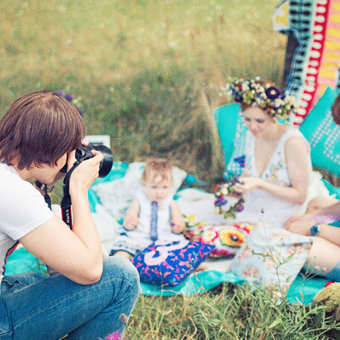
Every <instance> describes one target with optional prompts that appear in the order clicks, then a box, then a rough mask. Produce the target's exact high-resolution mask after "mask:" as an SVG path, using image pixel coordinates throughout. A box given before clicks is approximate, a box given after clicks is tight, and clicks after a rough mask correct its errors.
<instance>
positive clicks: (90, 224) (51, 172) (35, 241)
mask: <svg viewBox="0 0 340 340" xmlns="http://www.w3.org/2000/svg"><path fill="white" fill-rule="evenodd" d="M85 132H86V131H85V125H84V123H83V120H82V118H81V116H80V115H79V113H78V111H77V110H76V108H75V107H74V106H73V105H72V104H71V103H69V102H68V101H67V100H66V99H64V98H63V97H62V96H60V95H58V94H57V93H54V92H51V91H39V92H32V93H29V94H26V95H24V96H22V97H20V98H19V99H17V100H16V101H15V102H14V103H13V104H12V105H11V107H10V108H9V109H8V111H7V112H6V113H5V115H4V116H3V117H2V119H1V120H0V266H1V268H4V265H5V263H6V257H7V256H8V255H9V254H10V253H11V252H12V251H13V250H14V248H15V247H16V245H17V244H18V242H20V243H21V244H22V245H23V246H24V247H25V248H26V249H27V250H28V251H29V252H30V253H32V254H33V255H34V256H36V257H37V258H38V259H40V260H41V261H43V262H44V263H45V264H46V265H48V266H50V267H52V268H53V269H55V270H56V271H57V272H58V273H60V274H59V275H56V276H54V277H49V276H48V275H45V274H42V273H25V274H19V275H10V276H6V273H5V272H4V269H2V272H1V273H0V283H1V300H0V338H2V339H20V340H22V339H32V340H34V339H37V340H38V339H39V340H40V339H59V338H61V337H63V336H65V335H66V334H68V337H67V338H68V339H98V338H100V337H101V338H105V337H106V336H108V335H109V334H111V333H113V332H116V331H119V332H120V333H123V331H124V329H125V326H126V323H127V321H128V318H129V315H130V313H131V311H132V309H133V307H134V304H135V302H136V299H137V297H138V282H139V277H138V273H137V271H136V269H135V268H134V267H133V266H132V265H131V263H129V261H128V260H126V259H123V258H121V257H119V258H118V257H110V258H105V259H104V260H103V258H102V248H101V243H100V240H99V237H98V234H97V230H96V226H95V224H94V221H93V219H92V217H91V213H90V208H89V204H88V197H87V191H88V189H89V188H90V186H91V185H92V183H93V182H94V181H95V179H96V178H97V177H98V170H99V164H100V162H101V160H102V159H103V155H102V154H101V153H100V152H98V151H92V152H93V155H94V157H93V158H90V159H88V160H85V161H83V162H81V164H79V166H77V167H76V168H75V170H74V171H73V173H72V175H71V177H70V183H69V192H70V196H71V199H72V211H73V229H72V230H71V229H70V228H69V227H68V226H67V225H66V224H65V223H64V222H63V221H62V220H61V219H59V218H58V217H57V216H55V215H54V214H53V213H52V212H51V210H50V209H49V208H48V205H47V204H46V203H45V201H44V197H43V196H42V195H41V193H40V192H39V191H38V190H37V189H36V188H35V187H34V186H33V185H32V184H30V183H29V182H28V180H32V179H33V180H38V181H39V182H40V183H44V184H46V185H54V183H55V182H56V181H57V180H58V179H60V178H62V177H63V175H64V174H63V173H61V172H60V170H61V169H62V168H63V167H64V165H65V164H66V163H67V168H68V169H70V168H71V167H72V165H73V163H74V162H75V149H76V148H77V147H78V146H79V145H80V144H81V141H82V139H83V138H84V136H85Z"/></svg>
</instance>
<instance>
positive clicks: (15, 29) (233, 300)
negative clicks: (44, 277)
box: [0, 0, 339, 339]
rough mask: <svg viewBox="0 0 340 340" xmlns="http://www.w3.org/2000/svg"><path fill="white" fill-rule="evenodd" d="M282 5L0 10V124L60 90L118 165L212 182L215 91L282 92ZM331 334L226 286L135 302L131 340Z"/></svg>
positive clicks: (96, 0) (98, 2) (80, 4)
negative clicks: (159, 162)
mask: <svg viewBox="0 0 340 340" xmlns="http://www.w3.org/2000/svg"><path fill="white" fill-rule="evenodd" d="M279 2H280V1H278V0H257V1H255V0H227V1H220V0H191V1H190V0H189V1H188V0H187V1H184V0H162V1H160V0H125V1H118V0H73V1H70V0H58V1H57V0H49V1H42V0H27V1H25V0H12V1H11V2H9V1H8V0H4V1H1V2H0V19H1V20H0V33H1V36H0V40H1V44H0V53H1V56H2V58H1V64H0V103H1V110H0V116H1V115H2V114H3V113H4V112H5V111H6V109H7V108H8V106H9V105H10V104H11V103H12V102H13V101H14V99H16V98H17V97H19V96H21V95H23V94H24V93H27V92H30V91H34V90H38V89H52V90H64V91H65V92H67V93H69V94H71V95H73V96H74V97H76V98H77V100H78V104H79V106H80V107H81V108H82V110H83V111H84V120H85V122H86V125H87V129H88V134H108V135H110V136H111V141H112V150H113V152H114V156H115V160H120V161H128V162H131V161H139V160H144V159H145V158H146V157H148V156H150V155H159V156H164V157H168V158H171V159H172V160H173V162H174V164H176V165H178V166H180V167H181V168H183V169H185V170H186V171H188V172H189V173H191V174H193V175H196V176H197V177H198V178H200V179H202V180H206V181H209V182H213V181H214V179H215V178H219V177H221V175H222V169H223V166H224V165H223V162H222V155H221V148H220V145H219V141H218V138H217V136H216V131H215V127H214V122H213V121H212V116H211V110H212V109H213V108H215V107H218V106H219V105H222V104H224V103H225V102H224V100H223V98H221V97H219V95H218V94H219V89H220V87H221V86H222V85H223V84H224V83H225V82H226V80H227V78H228V77H229V76H245V77H255V76H258V75H259V76H261V78H262V79H268V80H272V81H274V82H276V83H277V84H278V85H280V84H282V81H283V80H282V76H283V75H282V73H283V64H284V58H285V47H286V41H287V38H286V36H285V35H282V34H279V33H276V32H274V31H273V30H272V15H273V10H274V8H275V6H276V5H277V4H278V3H279ZM56 195H57V196H56V197H57V199H59V198H60V196H59V195H58V190H57V193H56ZM54 199H56V198H54ZM337 327H338V328H339V323H338V324H337V325H336V324H335V322H334V319H333V318H332V317H331V316H328V315H327V314H326V313H325V311H324V309H323V308H322V307H318V306H314V307H308V308H306V307H304V306H301V305H288V304H287V303H286V302H283V303H281V304H279V305H277V304H275V303H273V302H272V301H271V299H270V298H269V297H268V296H267V295H266V293H265V292H259V293H257V294H256V295H255V296H254V295H253V294H252V293H251V291H250V290H249V289H247V288H246V287H235V286H233V285H231V284H225V285H222V286H220V287H218V288H217V289H215V290H213V291H211V292H208V293H205V294H201V295H199V296H194V297H172V298H159V297H153V298H150V297H141V298H140V300H139V301H138V303H137V307H136V309H135V311H134V313H133V316H132V318H131V321H130V325H129V327H128V330H127V335H128V337H129V338H130V339H281V338H282V339H327V338H335V336H336V335H335V334H336V331H335V329H336V328H337Z"/></svg>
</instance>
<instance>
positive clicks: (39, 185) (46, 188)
mask: <svg viewBox="0 0 340 340" xmlns="http://www.w3.org/2000/svg"><path fill="white" fill-rule="evenodd" d="M34 184H35V186H36V187H37V188H39V189H40V190H42V191H43V192H44V200H45V202H46V203H47V205H48V207H49V208H50V210H52V206H51V198H50V195H49V193H50V192H52V190H53V188H54V186H49V185H46V184H43V183H41V182H40V181H38V180H36V181H35V183H34Z"/></svg>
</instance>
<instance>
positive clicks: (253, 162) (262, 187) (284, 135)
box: [226, 79, 312, 228]
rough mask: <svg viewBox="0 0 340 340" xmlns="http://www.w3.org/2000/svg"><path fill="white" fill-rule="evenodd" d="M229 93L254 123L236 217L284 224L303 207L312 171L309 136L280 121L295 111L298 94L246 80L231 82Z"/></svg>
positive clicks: (246, 119)
mask: <svg viewBox="0 0 340 340" xmlns="http://www.w3.org/2000/svg"><path fill="white" fill-rule="evenodd" d="M226 93H227V94H228V95H229V97H231V98H232V99H234V101H236V102H239V103H240V105H241V108H242V114H243V119H244V122H245V125H246V126H247V128H248V131H247V135H246V147H245V166H244V171H243V173H242V176H241V177H240V178H239V179H238V182H237V183H235V185H234V188H233V190H234V193H238V194H241V195H243V198H244V200H245V202H244V209H243V211H242V212H241V213H238V214H237V215H236V221H247V222H251V223H253V224H256V223H257V222H258V221H260V220H261V219H262V218H263V219H264V221H265V222H266V224H269V225H272V226H275V227H280V228H283V227H284V224H285V222H286V221H287V219H288V218H290V217H291V216H293V215H296V214H299V213H301V211H302V210H303V208H304V205H305V201H306V197H307V191H308V185H309V178H310V175H311V170H312V164H311V158H310V148H309V144H308V142H307V140H306V139H305V138H304V137H303V135H302V134H301V132H300V131H299V130H298V129H297V128H294V127H288V126H287V125H284V124H282V123H281V122H279V121H278V119H280V118H281V119H282V118H283V119H285V120H286V119H287V117H288V115H289V114H291V112H292V111H293V110H294V105H293V104H292V98H291V97H289V96H285V95H284V94H282V93H280V91H279V90H278V89H277V88H276V87H274V86H273V84H272V83H260V82H259V81H253V80H250V81H247V80H243V79H240V80H235V81H233V82H231V83H230V84H228V85H227V87H226Z"/></svg>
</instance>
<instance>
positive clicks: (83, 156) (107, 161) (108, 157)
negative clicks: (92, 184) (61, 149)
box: [60, 144, 113, 178]
mask: <svg viewBox="0 0 340 340" xmlns="http://www.w3.org/2000/svg"><path fill="white" fill-rule="evenodd" d="M91 150H97V151H99V152H101V153H102V154H103V155H104V159H103V160H102V161H101V162H100V165H99V177H101V178H103V177H105V176H106V175H107V174H108V173H109V172H110V170H111V168H112V163H113V155H112V152H111V150H110V149H109V148H108V147H106V146H105V145H102V144H89V145H87V146H84V145H79V146H78V148H77V150H76V159H77V161H78V162H79V163H81V162H82V161H85V160H87V159H90V158H92V157H94V156H93V153H92V152H91ZM60 171H61V172H64V173H66V172H67V164H65V166H64V167H63V168H62V169H61V170H60Z"/></svg>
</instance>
